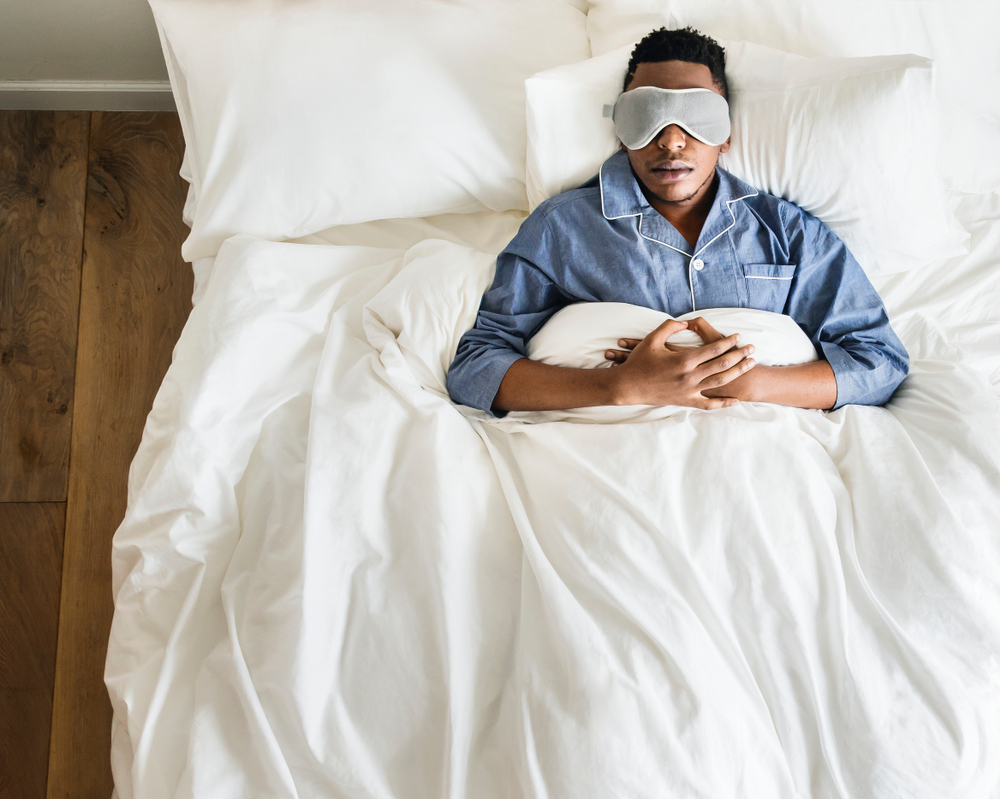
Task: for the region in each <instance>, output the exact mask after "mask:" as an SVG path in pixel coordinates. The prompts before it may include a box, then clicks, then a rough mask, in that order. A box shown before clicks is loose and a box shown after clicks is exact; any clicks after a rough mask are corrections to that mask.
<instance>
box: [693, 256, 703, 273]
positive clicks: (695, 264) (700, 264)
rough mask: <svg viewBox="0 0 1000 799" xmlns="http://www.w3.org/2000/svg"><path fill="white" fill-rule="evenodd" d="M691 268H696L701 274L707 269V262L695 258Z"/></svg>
mask: <svg viewBox="0 0 1000 799" xmlns="http://www.w3.org/2000/svg"><path fill="white" fill-rule="evenodd" d="M691 266H693V267H694V268H695V271H697V272H700V271H701V270H702V269H704V268H705V262H704V261H703V260H701V258H695V259H694V260H693V261H692V262H691Z"/></svg>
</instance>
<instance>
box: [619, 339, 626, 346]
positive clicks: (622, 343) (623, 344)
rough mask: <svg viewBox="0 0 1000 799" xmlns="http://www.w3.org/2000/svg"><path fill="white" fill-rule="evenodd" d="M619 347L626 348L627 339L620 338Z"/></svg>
mask: <svg viewBox="0 0 1000 799" xmlns="http://www.w3.org/2000/svg"><path fill="white" fill-rule="evenodd" d="M618 346H619V347H624V346H626V342H625V339H623V338H620V339H618Z"/></svg>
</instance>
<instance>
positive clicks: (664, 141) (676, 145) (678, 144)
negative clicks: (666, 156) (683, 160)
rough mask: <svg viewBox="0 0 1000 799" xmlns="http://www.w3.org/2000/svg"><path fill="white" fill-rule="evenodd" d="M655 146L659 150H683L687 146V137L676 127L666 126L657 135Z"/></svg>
mask: <svg viewBox="0 0 1000 799" xmlns="http://www.w3.org/2000/svg"><path fill="white" fill-rule="evenodd" d="M656 146H657V147H659V148H660V149H661V150H683V149H684V148H685V147H686V146H687V136H686V135H685V134H684V131H683V130H682V129H681V128H680V127H678V126H677V125H667V126H666V127H665V128H664V129H663V130H661V131H660V132H659V133H658V134H657V136H656Z"/></svg>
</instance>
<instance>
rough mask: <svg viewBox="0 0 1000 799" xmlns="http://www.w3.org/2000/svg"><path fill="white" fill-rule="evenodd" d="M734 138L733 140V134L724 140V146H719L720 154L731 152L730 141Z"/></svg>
mask: <svg viewBox="0 0 1000 799" xmlns="http://www.w3.org/2000/svg"><path fill="white" fill-rule="evenodd" d="M732 140H733V139H732V136H730V137H729V138H728V139H726V140H725V141H724V142H722V146H721V147H720V148H719V155H722V153H728V152H729V143H730V142H731V141H732Z"/></svg>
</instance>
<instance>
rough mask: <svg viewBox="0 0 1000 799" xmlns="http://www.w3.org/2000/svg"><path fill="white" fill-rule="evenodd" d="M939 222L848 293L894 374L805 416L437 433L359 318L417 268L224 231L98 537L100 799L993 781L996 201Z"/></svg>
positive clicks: (428, 403) (398, 355) (869, 787)
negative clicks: (109, 788)
mask: <svg viewBox="0 0 1000 799" xmlns="http://www.w3.org/2000/svg"><path fill="white" fill-rule="evenodd" d="M962 203H965V205H964V206H962V208H961V210H962V211H963V214H962V215H960V218H962V219H963V222H964V223H965V224H966V226H967V228H968V229H969V230H970V232H971V233H972V234H973V238H972V248H973V251H972V254H971V255H969V256H965V257H964V258H959V259H954V260H953V261H951V262H948V264H946V267H947V268H946V269H942V268H941V265H937V269H936V270H935V271H933V272H932V271H931V270H929V269H928V270H927V271H926V272H925V273H923V274H917V273H910V275H901V276H894V277H892V278H890V279H887V280H885V281H883V282H882V283H880V284H879V286H878V287H879V289H880V291H881V292H882V294H883V297H885V298H886V301H887V305H888V307H889V309H890V312H891V313H892V314H893V317H894V320H895V323H896V326H897V330H898V332H899V333H900V335H901V337H902V339H903V340H904V342H905V343H906V345H907V347H908V348H909V349H910V352H911V356H912V357H913V372H912V375H911V376H910V377H909V378H908V379H907V381H906V382H905V383H904V385H903V387H902V388H901V389H900V390H899V391H898V392H897V394H896V396H895V397H894V398H893V400H892V402H891V403H890V404H889V406H887V407H886V408H861V407H846V408H843V409H841V410H839V411H837V412H834V413H829V414H824V413H821V412H817V411H801V410H795V409H785V408H778V407H775V406H768V405H756V404H752V403H744V404H743V405H741V406H740V407H738V408H733V409H727V410H725V411H715V412H710V413H708V412H701V411H692V410H678V409H676V408H667V409H648V408H647V409H638V410H637V409H631V410H630V411H629V412H628V413H622V412H621V411H620V409H617V410H616V409H604V412H593V411H591V412H588V413H574V412H569V413H559V414H509V415H508V416H507V417H506V418H505V419H503V420H492V419H489V418H488V417H487V416H486V415H485V414H482V413H479V412H474V411H468V410H465V411H464V412H460V410H459V409H457V408H456V407H455V406H453V405H451V404H450V403H449V402H448V401H447V399H446V398H445V397H444V396H443V395H442V393H441V392H440V391H435V390H432V388H431V387H429V383H428V380H429V379H430V377H429V375H430V376H433V373H434V367H433V364H430V365H429V366H428V367H427V371H426V374H422V373H420V370H419V369H417V370H416V371H415V369H414V367H413V364H414V362H415V361H414V358H413V357H411V356H412V355H413V353H412V352H409V351H407V350H406V348H405V347H404V346H401V344H400V342H401V341H402V340H403V339H404V337H403V336H402V333H401V330H402V329H405V328H406V326H407V324H413V317H412V314H411V313H410V311H409V310H408V309H407V308H408V306H405V302H406V300H405V296H406V295H405V294H400V293H397V294H395V295H392V296H395V297H397V299H398V302H397V303H396V306H395V308H396V312H397V314H396V318H397V320H398V321H399V322H400V324H401V326H399V325H397V329H391V327H390V326H389V325H387V324H386V321H385V318H386V317H387V316H388V315H389V312H388V310H386V306H385V303H384V302H383V305H382V311H381V312H380V313H379V314H376V315H373V314H372V312H371V310H369V311H368V313H367V315H366V312H365V306H366V304H370V303H371V302H372V300H373V299H374V298H376V296H377V295H380V293H381V292H384V291H385V290H386V287H387V286H389V285H390V281H392V280H393V279H394V278H395V277H396V276H397V275H400V274H403V272H404V271H405V269H407V268H408V267H409V266H411V265H412V264H413V263H415V257H414V256H413V255H412V254H410V255H408V256H407V257H408V258H409V260H404V257H403V252H402V248H401V249H386V248H377V247H369V246H349V245H348V244H347V243H346V242H341V243H340V244H339V245H338V246H316V245H306V244H291V243H270V242H262V241H259V240H255V239H252V238H249V237H237V238H235V239H231V240H230V241H228V242H227V243H226V245H224V247H223V249H222V251H221V252H220V254H219V256H218V258H217V260H216V262H215V264H214V266H213V268H212V271H211V276H210V279H208V281H207V284H206V287H205V292H204V296H203V297H202V298H201V299H200V301H199V302H198V304H197V305H196V306H195V308H194V310H193V312H192V315H191V318H190V321H189V323H188V325H187V327H186V328H185V330H184V332H183V334H182V336H181V339H180V341H179V342H178V345H177V348H176V350H175V353H174V362H173V365H172V366H171V368H170V371H169V372H168V374H167V377H166V379H165V381H164V384H163V387H162V388H161V390H160V392H159V394H158V396H157V399H156V402H155V405H154V408H153V411H152V413H151V414H150V417H149V420H148V422H147V426H146V430H145V432H144V435H143V442H142V445H141V447H140V449H139V452H138V454H137V456H136V459H135V462H134V463H133V467H132V471H131V474H130V503H129V510H128V515H127V517H126V519H125V521H124V522H123V524H122V526H121V528H120V529H119V531H118V532H117V534H116V536H115V541H114V592H115V597H116V610H115V619H114V624H113V628H112V636H111V641H110V647H109V654H108V663H107V670H106V678H107V683H108V686H109V689H110V692H111V695H112V701H113V704H114V709H115V728H114V742H113V768H114V772H115V780H116V785H117V788H118V793H119V795H120V796H121V797H122V798H123V799H125V798H126V797H130V796H135V797H144V798H145V797H168V796H169V797H174V796H177V797H189V796H198V797H207V796H211V797H246V796H296V797H385V798H386V799H388V798H389V797H393V798H396V797H398V798H400V799H402V797H427V796H449V797H477V798H478V797H482V798H483V799H490V797H512V796H522V795H523V796H538V797H543V796H544V797H570V796H572V797H607V796H651V797H652V796H656V797H662V796H698V797H701V796H704V797H713V799H714V798H715V797H726V796H749V797H756V796H768V797H770V796H774V797H786V796H787V797H793V796H794V797H806V796H808V797H814V798H816V799H819V798H820V797H840V796H845V797H846V796H851V797H853V796H865V797H880V798H881V797H908V799H914V798H915V797H921V798H922V797H927V799H931V798H932V797H933V799H940V798H941V797H962V798H963V799H966V798H967V797H995V796H997V795H998V793H997V792H998V786H1000V580H998V577H997V575H998V574H1000V536H998V535H997V532H998V531H1000V399H998V393H997V391H996V388H995V387H994V386H991V378H992V380H993V382H994V383H995V382H997V378H998V377H1000V372H991V371H990V368H991V366H990V365H991V364H993V363H995V360H991V358H993V359H995V351H996V344H995V342H996V341H997V338H996V337H994V338H992V339H991V338H990V337H991V336H996V334H997V332H998V331H1000V316H998V315H997V314H998V312H997V310H996V308H997V302H996V300H997V298H998V297H1000V285H998V277H997V276H998V275H1000V268H998V267H1000V264H998V252H1000V248H998V246H997V243H998V236H1000V233H998V231H1000V225H998V224H997V219H998V218H1000V204H998V198H997V197H996V195H989V196H984V197H971V196H968V197H967V198H959V205H961V204H962ZM494 232H495V231H494ZM401 235H402V234H401ZM484 235H485V234H484ZM502 237H503V236H501V235H499V234H498V235H497V238H502ZM422 257H425V258H432V257H433V252H426V251H425V252H423V256H422ZM206 274H207V273H206ZM907 278H909V280H907ZM921 287H923V288H921ZM467 290H475V288H474V287H473V288H468V289H467ZM390 294H391V293H390ZM381 296H382V298H383V301H384V300H385V298H386V297H387V296H389V295H387V294H384V293H383V294H381ZM429 307H430V308H431V310H433V308H435V307H438V306H437V305H433V303H432V305H431V306H429ZM430 317H431V315H429V316H428V320H429V321H428V322H427V324H428V325H431V323H432V322H433V320H432V319H431V318H430ZM442 319H443V317H442ZM449 326H453V322H452V321H449V319H443V321H440V323H439V325H438V327H439V328H440V331H442V332H441V335H442V336H443V338H442V341H444V340H445V339H447V337H448V335H450V334H449V333H448V330H449ZM963 336H964V338H963ZM991 340H992V341H993V342H994V344H993V347H992V348H991V347H990V346H989V344H988V342H989V341H991ZM977 341H978V342H981V343H982V346H981V347H980V348H979V349H977V348H976V346H975V342H977ZM970 342H971V345H970V346H969V347H967V348H965V352H964V354H963V350H961V349H959V348H956V346H955V345H956V344H958V345H961V346H962V347H963V348H964V347H965V344H968V343H970ZM404 343H405V342H404ZM373 345H374V346H373ZM442 346H443V345H442ZM969 353H972V354H971V355H969ZM977 353H978V354H977ZM963 357H964V358H965V360H964V361H963ZM437 368H440V367H437Z"/></svg>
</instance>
